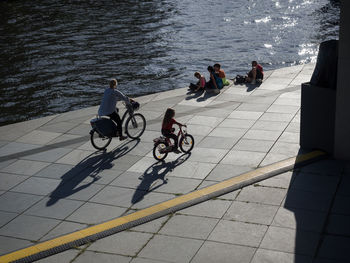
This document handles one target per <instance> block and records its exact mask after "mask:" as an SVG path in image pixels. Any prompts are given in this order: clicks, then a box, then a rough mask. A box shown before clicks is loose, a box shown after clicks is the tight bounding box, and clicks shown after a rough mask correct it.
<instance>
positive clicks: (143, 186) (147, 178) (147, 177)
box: [131, 153, 191, 204]
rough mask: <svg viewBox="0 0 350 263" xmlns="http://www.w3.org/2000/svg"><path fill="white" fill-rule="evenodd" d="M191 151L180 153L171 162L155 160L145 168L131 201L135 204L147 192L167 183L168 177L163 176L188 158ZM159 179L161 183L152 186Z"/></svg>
mask: <svg viewBox="0 0 350 263" xmlns="http://www.w3.org/2000/svg"><path fill="white" fill-rule="evenodd" d="M190 156H191V153H188V154H182V155H181V156H179V157H178V158H177V159H176V160H174V161H171V162H165V161H162V162H156V163H154V164H152V165H151V166H150V167H148V168H147V170H146V171H145V172H144V173H143V175H142V176H141V177H140V180H142V181H141V183H140V184H139V185H138V187H137V189H136V191H135V193H134V195H133V197H132V200H131V203H132V204H136V203H138V202H140V201H141V200H142V199H143V198H144V196H145V195H147V194H148V193H150V192H152V191H154V190H156V189H158V188H159V187H161V186H162V185H164V184H167V183H168V178H165V176H166V175H167V174H168V173H169V172H171V171H172V170H174V169H175V168H176V167H177V166H179V165H181V164H183V163H184V162H185V161H187V160H188V158H190ZM157 180H161V181H162V183H161V184H158V185H157V186H155V187H153V188H152V184H153V183H154V182H155V181H157Z"/></svg>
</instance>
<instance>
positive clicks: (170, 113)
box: [163, 108, 175, 126]
mask: <svg viewBox="0 0 350 263" xmlns="http://www.w3.org/2000/svg"><path fill="white" fill-rule="evenodd" d="M174 116H175V110H174V109H172V108H167V109H166V112H165V114H164V118H163V126H164V125H167V124H168V123H169V121H170V120H171V118H173V117H174Z"/></svg>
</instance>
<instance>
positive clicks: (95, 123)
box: [90, 118, 117, 137]
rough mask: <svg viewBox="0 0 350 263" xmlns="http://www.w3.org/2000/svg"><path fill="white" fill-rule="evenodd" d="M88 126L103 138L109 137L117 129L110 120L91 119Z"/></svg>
mask: <svg viewBox="0 0 350 263" xmlns="http://www.w3.org/2000/svg"><path fill="white" fill-rule="evenodd" d="M90 124H91V127H92V128H93V129H96V130H97V131H98V133H100V134H101V135H104V136H108V137H111V136H113V135H114V134H115V133H116V131H117V127H116V125H115V124H114V122H113V121H112V120H111V119H107V118H96V119H92V120H91V121H90Z"/></svg>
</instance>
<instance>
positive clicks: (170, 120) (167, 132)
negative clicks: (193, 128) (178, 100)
mask: <svg viewBox="0 0 350 263" xmlns="http://www.w3.org/2000/svg"><path fill="white" fill-rule="evenodd" d="M174 117H175V110H173V109H171V108H168V109H167V110H166V112H165V114H164V119H163V123H162V134H163V135H164V136H165V137H167V138H169V139H173V140H174V145H173V146H172V147H173V152H174V153H181V152H180V151H179V150H178V149H177V147H178V137H177V136H176V134H174V133H173V132H174V131H175V129H174V128H173V124H177V125H179V127H182V126H185V127H186V125H183V124H181V123H179V122H177V121H176V120H175V119H174Z"/></svg>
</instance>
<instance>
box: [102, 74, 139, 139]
mask: <svg viewBox="0 0 350 263" xmlns="http://www.w3.org/2000/svg"><path fill="white" fill-rule="evenodd" d="M117 85H118V81H117V80H116V79H112V80H111V81H110V82H109V88H106V89H105V92H104V94H103V98H102V101H101V105H100V108H99V109H98V115H100V116H108V117H110V118H111V119H112V120H113V121H114V122H115V123H116V124H117V132H118V134H119V140H120V141H122V140H125V139H126V138H127V137H126V136H123V128H122V120H121V119H120V116H119V114H118V108H116V106H117V102H118V101H119V100H123V101H125V103H126V105H127V106H131V103H130V102H131V101H133V100H132V99H129V98H128V97H127V96H125V95H124V94H123V93H122V92H120V91H119V90H117Z"/></svg>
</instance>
